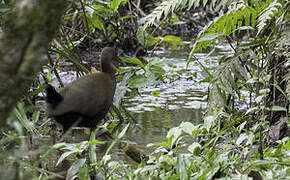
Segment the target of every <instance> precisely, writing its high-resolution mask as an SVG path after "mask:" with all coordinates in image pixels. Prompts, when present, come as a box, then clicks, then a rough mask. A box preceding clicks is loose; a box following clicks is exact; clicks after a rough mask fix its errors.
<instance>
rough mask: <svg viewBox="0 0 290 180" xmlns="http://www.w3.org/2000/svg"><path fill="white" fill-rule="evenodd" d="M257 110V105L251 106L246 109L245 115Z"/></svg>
mask: <svg viewBox="0 0 290 180" xmlns="http://www.w3.org/2000/svg"><path fill="white" fill-rule="evenodd" d="M258 110H259V107H253V108H251V109H249V110H247V112H246V114H245V115H247V114H250V113H253V112H256V111H258Z"/></svg>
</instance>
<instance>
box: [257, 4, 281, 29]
mask: <svg viewBox="0 0 290 180" xmlns="http://www.w3.org/2000/svg"><path fill="white" fill-rule="evenodd" d="M279 6H280V7H281V6H282V5H281V4H280V3H279V2H277V0H275V1H273V2H272V3H271V4H270V5H269V6H268V7H267V8H266V9H264V10H263V11H262V12H261V13H260V15H259V18H258V25H257V27H258V34H260V32H261V31H262V30H263V28H264V27H265V26H266V25H267V24H266V22H267V21H268V20H269V19H271V18H272V16H273V15H274V13H275V12H278V9H277V7H279Z"/></svg>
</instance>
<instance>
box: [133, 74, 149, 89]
mask: <svg viewBox="0 0 290 180" xmlns="http://www.w3.org/2000/svg"><path fill="white" fill-rule="evenodd" d="M152 80H153V79H151V80H150V79H149V78H147V77H145V76H144V75H136V76H134V77H133V78H132V79H131V80H130V82H129V87H130V88H141V87H146V86H150V85H153V84H154V82H153V81H152Z"/></svg>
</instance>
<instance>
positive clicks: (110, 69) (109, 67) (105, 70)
mask: <svg viewBox="0 0 290 180" xmlns="http://www.w3.org/2000/svg"><path fill="white" fill-rule="evenodd" d="M101 71H102V72H103V73H107V74H109V75H110V76H111V77H112V78H113V79H115V71H114V69H113V67H112V65H111V64H109V63H106V62H105V63H101Z"/></svg>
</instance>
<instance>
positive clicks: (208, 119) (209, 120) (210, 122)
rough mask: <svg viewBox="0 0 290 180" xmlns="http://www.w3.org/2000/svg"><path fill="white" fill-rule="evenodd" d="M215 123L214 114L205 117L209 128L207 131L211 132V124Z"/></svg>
mask: <svg viewBox="0 0 290 180" xmlns="http://www.w3.org/2000/svg"><path fill="white" fill-rule="evenodd" d="M213 123H214V117H213V116H207V117H205V118H204V126H205V128H206V130H207V132H209V130H210V128H211V126H212V125H213Z"/></svg>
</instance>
